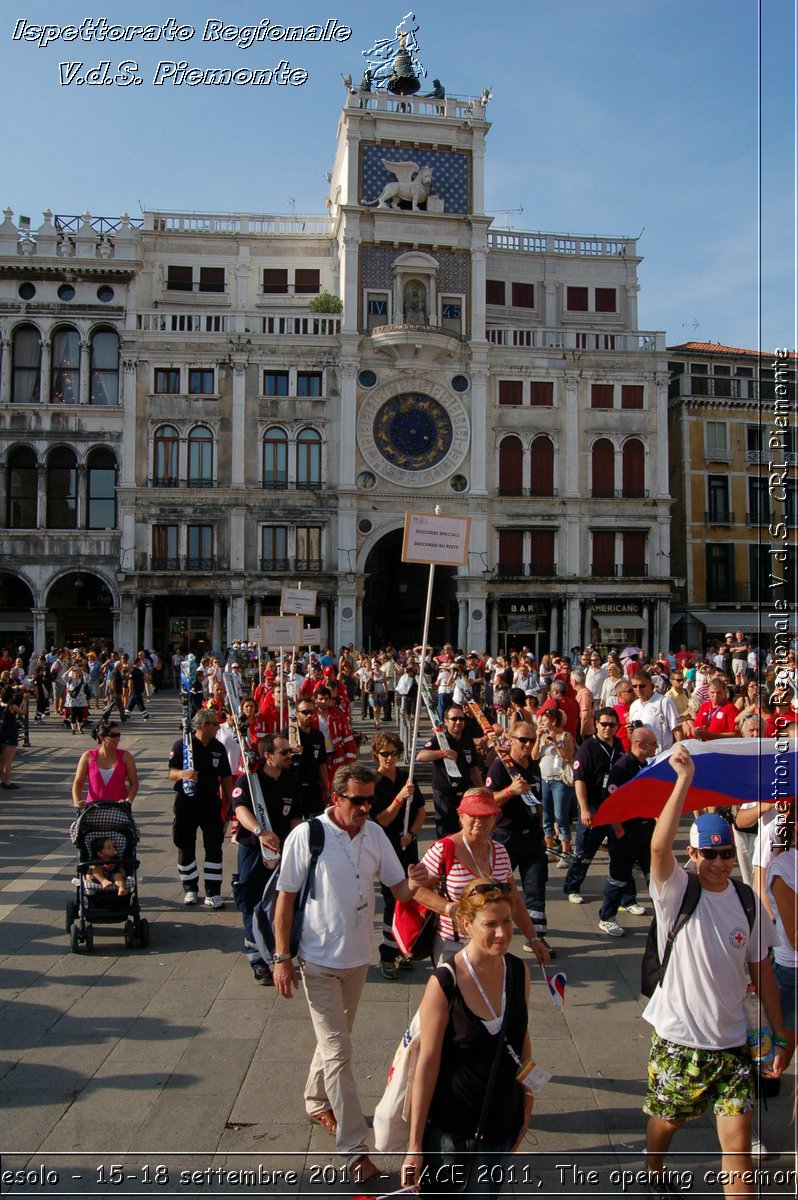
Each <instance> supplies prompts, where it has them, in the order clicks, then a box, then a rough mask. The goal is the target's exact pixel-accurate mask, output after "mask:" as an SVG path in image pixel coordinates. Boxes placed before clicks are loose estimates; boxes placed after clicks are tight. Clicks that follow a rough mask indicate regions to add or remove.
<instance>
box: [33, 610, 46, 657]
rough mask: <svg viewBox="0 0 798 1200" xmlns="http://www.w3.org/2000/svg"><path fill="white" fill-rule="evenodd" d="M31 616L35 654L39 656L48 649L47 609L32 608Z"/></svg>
mask: <svg viewBox="0 0 798 1200" xmlns="http://www.w3.org/2000/svg"><path fill="white" fill-rule="evenodd" d="M30 615H31V616H32V617H33V653H34V654H38V653H39V651H40V650H46V649H47V609H46V608H32V609H31V610H30Z"/></svg>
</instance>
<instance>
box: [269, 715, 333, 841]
mask: <svg viewBox="0 0 798 1200" xmlns="http://www.w3.org/2000/svg"><path fill="white" fill-rule="evenodd" d="M315 717H316V705H315V704H314V702H313V700H312V699H309V698H308V697H302V696H300V698H299V700H298V701H297V706H296V728H295V730H294V729H293V728H289V729H281V730H280V736H281V737H284V738H288V739H289V743H288V744H289V748H290V750H291V753H292V755H293V757H292V759H291V770H292V771H293V773H294V777H295V779H296V781H297V783H298V784H299V796H300V800H301V803H302V816H303V817H304V818H305V820H307V819H308V817H315V816H317V815H318V814H319V813H320V812H321V811H322V809H323V808H324V805H325V803H326V800H327V794H328V792H329V771H328V767H327V757H328V756H327V746H326V743H325V740H324V734H323V733H322V732H321V731H320V730H319V728H318V726H317V723H316V720H315Z"/></svg>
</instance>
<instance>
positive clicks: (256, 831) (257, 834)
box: [252, 825, 263, 837]
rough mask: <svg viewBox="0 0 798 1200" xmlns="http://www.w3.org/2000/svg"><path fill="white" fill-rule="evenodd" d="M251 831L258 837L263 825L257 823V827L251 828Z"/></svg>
mask: <svg viewBox="0 0 798 1200" xmlns="http://www.w3.org/2000/svg"><path fill="white" fill-rule="evenodd" d="M252 833H253V836H254V837H260V835H261V834H262V833H263V826H262V825H258V827H257V828H256V829H253V830H252Z"/></svg>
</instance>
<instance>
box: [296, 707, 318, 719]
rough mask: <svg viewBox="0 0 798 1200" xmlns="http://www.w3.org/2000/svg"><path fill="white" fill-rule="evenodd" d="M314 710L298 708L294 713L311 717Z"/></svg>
mask: <svg viewBox="0 0 798 1200" xmlns="http://www.w3.org/2000/svg"><path fill="white" fill-rule="evenodd" d="M315 711H316V710H315V708H298V709H297V710H296V713H297V716H298V717H312V716H313V714H314V712H315Z"/></svg>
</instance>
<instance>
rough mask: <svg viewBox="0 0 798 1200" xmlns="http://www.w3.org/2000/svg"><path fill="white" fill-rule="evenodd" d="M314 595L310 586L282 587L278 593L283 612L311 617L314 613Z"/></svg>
mask: <svg viewBox="0 0 798 1200" xmlns="http://www.w3.org/2000/svg"><path fill="white" fill-rule="evenodd" d="M316 595H317V593H316V592H314V591H313V589H312V588H283V590H282V592H281V593H280V608H281V609H282V610H283V612H284V613H296V614H297V615H298V616H303V617H312V616H315V613H316Z"/></svg>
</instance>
